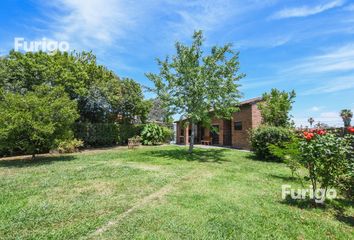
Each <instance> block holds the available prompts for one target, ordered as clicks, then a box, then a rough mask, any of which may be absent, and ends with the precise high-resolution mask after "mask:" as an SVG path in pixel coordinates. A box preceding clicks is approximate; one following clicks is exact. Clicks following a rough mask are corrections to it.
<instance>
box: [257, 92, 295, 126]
mask: <svg viewBox="0 0 354 240" xmlns="http://www.w3.org/2000/svg"><path fill="white" fill-rule="evenodd" d="M295 97H296V93H295V91H294V90H293V91H291V92H286V91H280V90H278V89H275V88H273V89H272V90H271V91H270V93H264V94H263V101H262V102H260V103H259V104H258V108H259V109H260V111H261V115H262V120H263V123H264V124H267V125H271V126H276V127H289V126H290V125H291V122H290V121H291V116H290V111H291V109H292V105H293V103H294V102H295V101H294V99H295Z"/></svg>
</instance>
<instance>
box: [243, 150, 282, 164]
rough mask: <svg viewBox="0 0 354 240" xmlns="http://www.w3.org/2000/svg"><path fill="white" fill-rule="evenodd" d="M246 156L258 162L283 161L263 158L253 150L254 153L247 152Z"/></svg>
mask: <svg viewBox="0 0 354 240" xmlns="http://www.w3.org/2000/svg"><path fill="white" fill-rule="evenodd" d="M246 158H247V159H250V160H252V161H257V162H264V163H281V161H280V160H279V159H262V158H260V157H258V156H257V155H256V154H255V153H254V152H252V154H247V155H246Z"/></svg>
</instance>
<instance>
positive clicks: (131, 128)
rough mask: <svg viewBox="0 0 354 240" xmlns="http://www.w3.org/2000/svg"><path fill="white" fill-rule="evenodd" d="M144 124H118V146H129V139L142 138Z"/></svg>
mask: <svg viewBox="0 0 354 240" xmlns="http://www.w3.org/2000/svg"><path fill="white" fill-rule="evenodd" d="M144 126H145V125H144V124H134V125H132V124H118V139H117V143H118V144H127V143H128V139H129V138H132V137H134V136H140V135H141V132H142V130H143V129H144Z"/></svg>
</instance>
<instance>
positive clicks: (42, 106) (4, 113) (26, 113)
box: [0, 86, 79, 156]
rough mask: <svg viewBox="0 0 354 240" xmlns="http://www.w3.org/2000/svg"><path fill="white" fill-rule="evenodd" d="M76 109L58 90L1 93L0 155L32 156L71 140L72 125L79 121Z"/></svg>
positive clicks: (40, 89) (38, 89)
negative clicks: (2, 153)
mask: <svg viewBox="0 0 354 240" xmlns="http://www.w3.org/2000/svg"><path fill="white" fill-rule="evenodd" d="M76 109H77V104H76V103H75V102H74V101H72V100H70V99H69V97H68V96H67V94H66V93H65V92H64V90H63V88H61V87H55V88H51V87H47V86H40V87H35V88H34V89H33V91H30V92H27V93H25V94H22V95H21V94H19V93H5V94H4V95H3V96H2V100H1V101H0V111H1V114H0V151H1V152H8V153H12V152H16V151H20V152H24V153H29V154H32V155H33V156H34V154H36V153H40V152H44V151H48V150H49V149H51V148H53V147H54V144H55V143H56V142H57V141H60V140H67V139H70V138H72V131H71V129H72V125H73V123H74V121H75V120H76V119H77V118H78V117H79V115H78V113H77V110H76Z"/></svg>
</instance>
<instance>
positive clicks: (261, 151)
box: [250, 125, 294, 161]
mask: <svg viewBox="0 0 354 240" xmlns="http://www.w3.org/2000/svg"><path fill="white" fill-rule="evenodd" d="M292 137H294V132H293V131H292V130H291V129H289V128H283V127H274V126H266V125H262V126H260V127H258V128H256V129H254V130H252V131H251V135H250V141H251V144H252V149H253V150H254V152H255V154H256V155H257V157H258V158H260V159H263V160H266V161H270V160H273V161H281V158H279V157H278V156H276V155H274V154H272V153H271V151H270V148H269V146H270V145H275V146H283V144H284V143H285V142H289V141H290V140H291V138H292Z"/></svg>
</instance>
